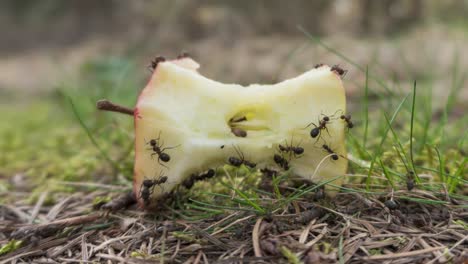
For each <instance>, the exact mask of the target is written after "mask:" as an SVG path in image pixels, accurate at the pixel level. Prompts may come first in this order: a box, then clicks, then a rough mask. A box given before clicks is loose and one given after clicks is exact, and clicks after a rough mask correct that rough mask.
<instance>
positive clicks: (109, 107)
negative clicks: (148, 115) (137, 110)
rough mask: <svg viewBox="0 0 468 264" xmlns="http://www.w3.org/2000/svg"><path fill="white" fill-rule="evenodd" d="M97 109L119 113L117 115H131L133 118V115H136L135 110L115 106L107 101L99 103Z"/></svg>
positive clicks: (103, 100)
mask: <svg viewBox="0 0 468 264" xmlns="http://www.w3.org/2000/svg"><path fill="white" fill-rule="evenodd" d="M96 107H97V109H99V110H103V111H110V112H117V113H122V114H126V115H131V116H133V113H134V111H133V109H131V108H128V107H125V106H121V105H118V104H114V103H112V102H111V101H109V100H107V99H102V100H99V101H97V103H96Z"/></svg>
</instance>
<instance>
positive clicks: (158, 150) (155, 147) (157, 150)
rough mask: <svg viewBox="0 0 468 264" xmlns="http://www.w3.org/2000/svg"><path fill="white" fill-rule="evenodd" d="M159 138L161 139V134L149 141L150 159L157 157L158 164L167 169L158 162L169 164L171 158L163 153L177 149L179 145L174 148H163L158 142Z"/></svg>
mask: <svg viewBox="0 0 468 264" xmlns="http://www.w3.org/2000/svg"><path fill="white" fill-rule="evenodd" d="M160 138H161V132H159V135H158V138H157V139H151V140H150V141H149V144H150V146H151V150H152V151H153V153H151V157H153V156H154V155H158V163H159V164H161V165H162V166H164V167H166V168H167V166H165V165H164V164H162V163H161V162H160V161H162V162H169V161H170V160H171V156H169V154H167V153H165V152H164V151H165V150H168V149H173V148H177V147H178V146H179V145H177V146H174V147H167V148H163V143H162V142H160ZM147 144H148V143H147Z"/></svg>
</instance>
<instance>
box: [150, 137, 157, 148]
mask: <svg viewBox="0 0 468 264" xmlns="http://www.w3.org/2000/svg"><path fill="white" fill-rule="evenodd" d="M149 143H150V145H151V146H153V147H154V146H156V144H157V143H158V142H157V141H156V139H152V140H150V142H149Z"/></svg>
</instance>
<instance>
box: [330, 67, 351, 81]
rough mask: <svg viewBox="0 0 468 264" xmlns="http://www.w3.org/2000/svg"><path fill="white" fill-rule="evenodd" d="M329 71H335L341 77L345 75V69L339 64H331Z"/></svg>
mask: <svg viewBox="0 0 468 264" xmlns="http://www.w3.org/2000/svg"><path fill="white" fill-rule="evenodd" d="M330 71H332V72H335V73H337V74H338V75H340V77H341V78H343V77H345V75H346V73H347V72H348V71H347V70H344V69H342V68H341V67H340V66H339V65H333V66H332V67H331V68H330Z"/></svg>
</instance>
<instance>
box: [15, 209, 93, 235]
mask: <svg viewBox="0 0 468 264" xmlns="http://www.w3.org/2000/svg"><path fill="white" fill-rule="evenodd" d="M101 218H102V215H101V214H92V215H82V216H76V217H70V218H66V219H61V220H57V221H53V222H50V223H46V224H40V225H28V226H24V227H21V228H19V229H18V230H17V231H15V232H14V235H13V236H14V237H21V236H27V235H34V234H39V235H45V234H49V233H54V232H57V231H58V230H60V229H63V228H65V227H69V226H73V225H81V224H85V223H89V222H94V221H96V220H98V219H101Z"/></svg>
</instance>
